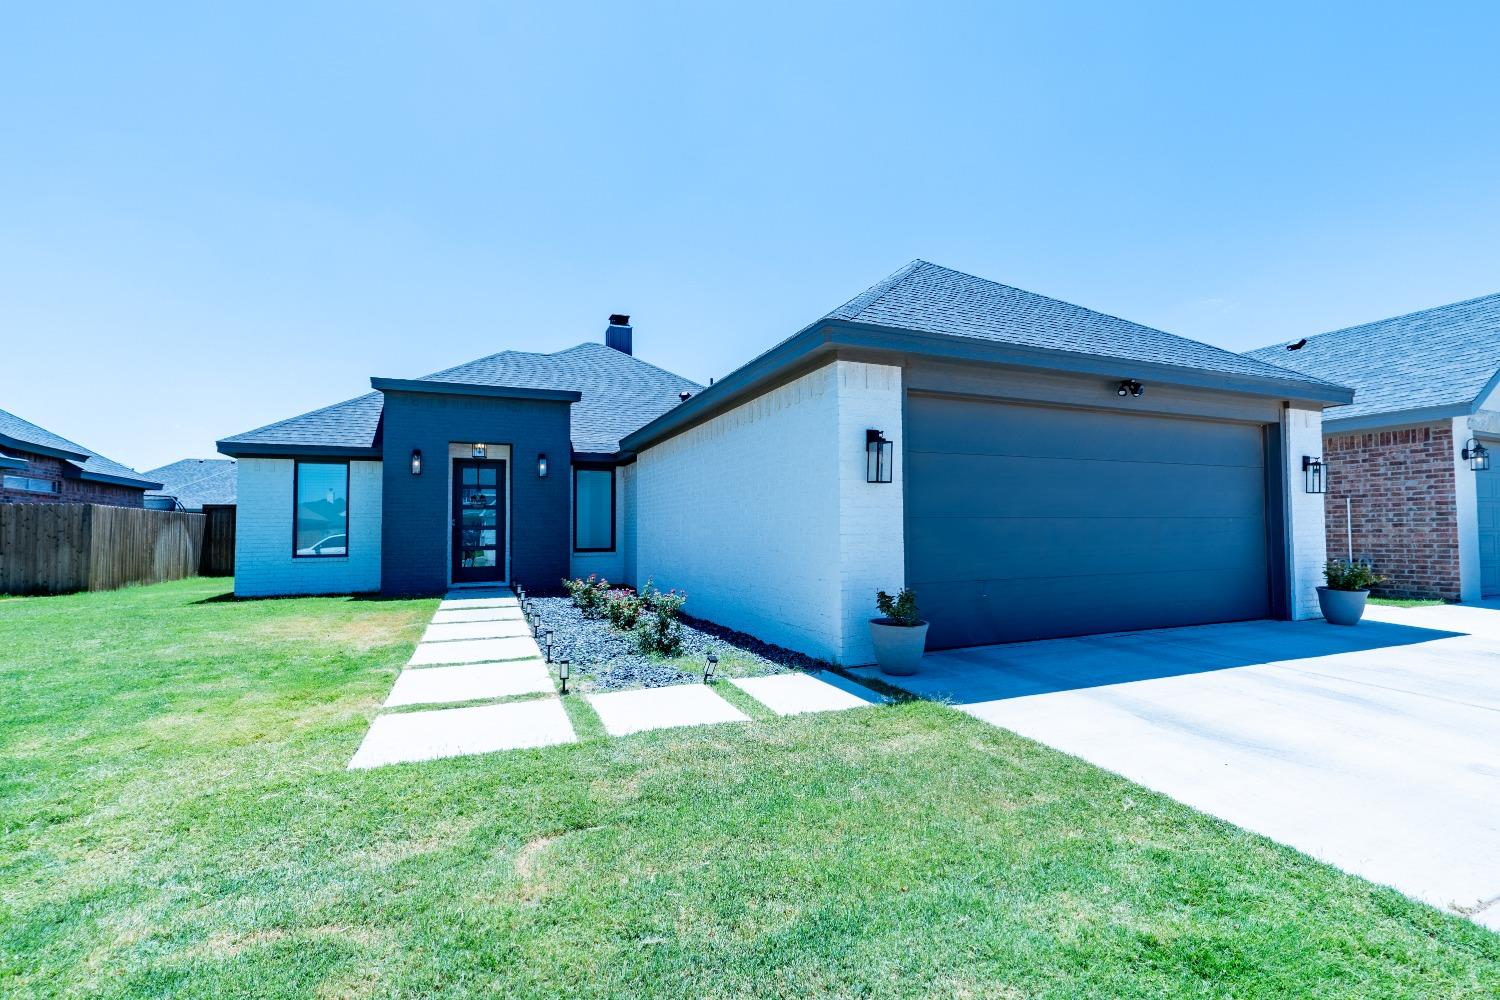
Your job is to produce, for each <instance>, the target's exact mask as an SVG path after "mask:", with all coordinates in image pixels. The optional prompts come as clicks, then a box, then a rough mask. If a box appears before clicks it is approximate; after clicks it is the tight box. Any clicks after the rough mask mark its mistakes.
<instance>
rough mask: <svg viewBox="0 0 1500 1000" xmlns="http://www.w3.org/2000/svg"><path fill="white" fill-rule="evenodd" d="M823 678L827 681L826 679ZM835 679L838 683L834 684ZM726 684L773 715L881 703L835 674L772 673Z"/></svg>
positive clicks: (836, 709)
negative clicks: (731, 685)
mask: <svg viewBox="0 0 1500 1000" xmlns="http://www.w3.org/2000/svg"><path fill="white" fill-rule="evenodd" d="M824 678H827V679H826V680H825V679H824ZM834 678H837V680H838V681H842V682H843V683H842V684H838V683H834V682H833V679H834ZM729 683H731V684H733V685H734V686H735V687H737V688H739V689H740V690H741V691H743V692H745V693H746V694H748V695H749V696H750V697H752V698H754V699H755V700H756V701H758V702H760V703H761V704H762V705H764V706H766V707H767V708H769V709H770V710H771V711H773V712H775V713H776V714H777V715H801V714H803V713H804V712H840V711H843V710H844V709H847V708H864V707H865V706H867V705H874V704H879V703H881V702H883V701H884V699H883V698H881V697H880V696H879V695H877V694H876V693H875V692H873V691H870V690H868V689H866V688H863V687H860V686H859V685H858V684H855V683H853V682H851V681H847V680H844V678H842V677H838V675H836V674H833V675H830V674H827V673H820V674H816V675H814V674H773V675H771V676H769V677H731V678H730V679H729Z"/></svg>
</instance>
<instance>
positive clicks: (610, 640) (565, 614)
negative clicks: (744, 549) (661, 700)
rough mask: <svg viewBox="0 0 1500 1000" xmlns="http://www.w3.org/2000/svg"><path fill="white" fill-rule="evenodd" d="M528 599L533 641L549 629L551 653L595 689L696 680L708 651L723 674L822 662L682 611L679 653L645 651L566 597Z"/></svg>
mask: <svg viewBox="0 0 1500 1000" xmlns="http://www.w3.org/2000/svg"><path fill="white" fill-rule="evenodd" d="M527 598H528V599H529V600H530V601H531V602H532V603H533V606H534V607H535V608H536V611H537V616H538V618H539V619H540V621H541V624H540V625H539V627H538V630H537V631H538V635H537V640H538V642H540V641H541V639H542V635H541V633H542V632H543V631H545V630H546V629H552V632H553V635H552V642H553V645H552V655H553V658H554V659H563V658H566V659H567V660H568V664H569V667H570V671H571V676H572V677H573V678H574V682H578V681H581V682H583V684H584V685H585V686H588V687H593V688H596V689H598V690H603V691H616V690H620V689H621V688H632V687H665V686H666V685H668V684H686V683H690V682H693V681H696V680H698V679H699V678H700V677H701V676H702V673H703V662H704V659H705V657H706V654H707V653H708V652H709V651H713V652H715V653H717V654H718V655H719V658H720V672H721V673H723V674H724V675H725V676H729V675H734V676H756V675H764V674H784V673H788V672H790V671H793V670H818V669H821V668H823V667H824V666H826V664H824V663H822V662H821V661H819V660H816V659H814V658H813V657H810V656H804V655H803V654H802V653H797V652H794V651H792V650H790V649H784V648H782V647H781V646H775V645H772V644H771V643H768V642H762V641H760V640H759V639H757V638H755V637H754V636H751V635H746V634H745V633H744V632H736V631H735V630H733V629H728V628H724V627H723V626H721V625H715V624H714V623H712V622H706V621H702V620H701V619H697V618H692V617H689V616H687V615H683V616H682V652H681V653H679V654H678V655H677V656H675V657H664V656H648V655H646V654H644V653H642V652H641V651H640V649H639V648H638V647H637V646H636V641H635V636H634V635H633V634H632V633H629V632H618V631H616V630H615V629H613V628H611V627H610V624H609V622H608V621H606V620H605V619H603V618H585V617H584V616H583V612H581V611H579V610H578V608H576V607H575V606H574V605H573V601H572V599H571V598H569V597H566V596H545V597H542V596H536V595H533V594H528V595H527Z"/></svg>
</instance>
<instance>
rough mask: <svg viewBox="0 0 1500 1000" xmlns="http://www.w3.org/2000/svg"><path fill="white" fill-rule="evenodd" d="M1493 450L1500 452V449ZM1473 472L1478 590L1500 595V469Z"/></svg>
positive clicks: (1488, 445) (1485, 593)
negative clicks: (1476, 526)
mask: <svg viewBox="0 0 1500 1000" xmlns="http://www.w3.org/2000/svg"><path fill="white" fill-rule="evenodd" d="M1485 446H1486V447H1490V448H1496V447H1497V446H1500V442H1492V441H1486V442H1485ZM1491 454H1495V455H1500V450H1497V451H1492V452H1491ZM1473 476H1474V486H1475V488H1476V489H1478V490H1479V592H1480V594H1481V595H1482V596H1484V597H1496V596H1500V470H1497V469H1494V468H1491V469H1488V470H1486V471H1484V472H1475V473H1473Z"/></svg>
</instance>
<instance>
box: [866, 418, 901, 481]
mask: <svg viewBox="0 0 1500 1000" xmlns="http://www.w3.org/2000/svg"><path fill="white" fill-rule="evenodd" d="M894 453H895V445H894V444H892V443H891V442H890V441H887V440H886V439H885V435H884V434H882V433H880V432H879V431H876V430H867V431H865V482H867V483H888V482H890V481H891V460H892V457H893V455H894Z"/></svg>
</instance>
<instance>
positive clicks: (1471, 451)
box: [1463, 438, 1490, 472]
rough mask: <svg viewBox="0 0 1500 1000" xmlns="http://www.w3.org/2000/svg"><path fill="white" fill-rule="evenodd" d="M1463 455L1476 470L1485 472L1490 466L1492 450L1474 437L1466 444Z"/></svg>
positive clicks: (1471, 467)
mask: <svg viewBox="0 0 1500 1000" xmlns="http://www.w3.org/2000/svg"><path fill="white" fill-rule="evenodd" d="M1463 456H1464V460H1465V461H1467V462H1468V463H1469V468H1470V469H1473V470H1474V471H1475V472H1484V471H1485V470H1486V469H1488V468H1489V467H1490V450H1489V449H1488V448H1486V447H1485V446H1484V445H1482V444H1480V443H1479V442H1478V441H1475V440H1474V439H1473V438H1469V443H1468V444H1466V445H1464V451H1463Z"/></svg>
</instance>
